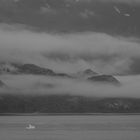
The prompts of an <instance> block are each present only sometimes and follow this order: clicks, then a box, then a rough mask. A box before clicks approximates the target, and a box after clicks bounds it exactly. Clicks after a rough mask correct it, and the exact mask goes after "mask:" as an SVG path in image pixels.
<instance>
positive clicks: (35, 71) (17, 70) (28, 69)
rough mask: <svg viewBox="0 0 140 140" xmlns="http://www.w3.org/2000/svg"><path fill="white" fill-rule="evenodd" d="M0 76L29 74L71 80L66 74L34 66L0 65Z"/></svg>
mask: <svg viewBox="0 0 140 140" xmlns="http://www.w3.org/2000/svg"><path fill="white" fill-rule="evenodd" d="M0 74H17V75H18V74H31V75H46V76H56V77H63V78H71V76H70V75H68V74H65V73H56V72H54V71H53V70H51V69H47V68H43V67H39V66H37V65H35V64H17V63H0Z"/></svg>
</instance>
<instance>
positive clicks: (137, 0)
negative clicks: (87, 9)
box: [79, 0, 140, 4]
mask: <svg viewBox="0 0 140 140" xmlns="http://www.w3.org/2000/svg"><path fill="white" fill-rule="evenodd" d="M92 1H101V2H114V3H127V4H137V3H140V0H79V2H92Z"/></svg>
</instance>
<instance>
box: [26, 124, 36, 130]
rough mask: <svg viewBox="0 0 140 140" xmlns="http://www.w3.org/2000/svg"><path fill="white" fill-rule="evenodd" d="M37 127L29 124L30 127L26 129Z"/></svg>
mask: <svg viewBox="0 0 140 140" xmlns="http://www.w3.org/2000/svg"><path fill="white" fill-rule="evenodd" d="M35 128H36V127H35V126H34V125H31V124H29V126H28V127H26V129H35Z"/></svg>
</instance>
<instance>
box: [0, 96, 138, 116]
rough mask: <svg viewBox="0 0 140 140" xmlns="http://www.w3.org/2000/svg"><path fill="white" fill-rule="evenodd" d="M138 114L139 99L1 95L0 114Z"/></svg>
mask: <svg viewBox="0 0 140 140" xmlns="http://www.w3.org/2000/svg"><path fill="white" fill-rule="evenodd" d="M35 112H38V113H140V99H133V98H131V99H130V98H94V97H84V96H71V95H48V94H47V95H45V94H44V95H39V94H38V95H37V96H32V95H30V94H25V95H22V94H17V95H14V94H9V95H8V94H1V95H0V113H35Z"/></svg>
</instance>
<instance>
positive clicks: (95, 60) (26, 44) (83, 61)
mask: <svg viewBox="0 0 140 140" xmlns="http://www.w3.org/2000/svg"><path fill="white" fill-rule="evenodd" d="M6 26H7V25H2V26H0V60H1V61H2V62H3V61H6V62H9V61H10V62H22V63H34V64H38V65H40V66H45V67H49V68H52V69H54V70H58V71H66V72H67V71H68V72H73V71H78V70H81V69H86V68H93V69H95V70H97V71H98V72H101V73H106V74H125V73H126V72H128V71H131V66H132V64H133V63H135V62H136V61H135V59H138V58H139V56H140V47H139V45H140V43H139V39H137V38H133V37H131V38H124V37H120V36H110V35H107V34H105V33H94V32H91V33H90V32H85V33H82V34H80V33H77V34H49V33H37V32H32V31H29V30H27V29H24V27H23V28H19V27H20V26H18V28H16V25H15V26H11V25H8V28H6ZM10 29H11V30H10ZM137 63H138V61H137ZM130 73H131V72H130ZM138 73H139V72H137V74H138Z"/></svg>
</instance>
